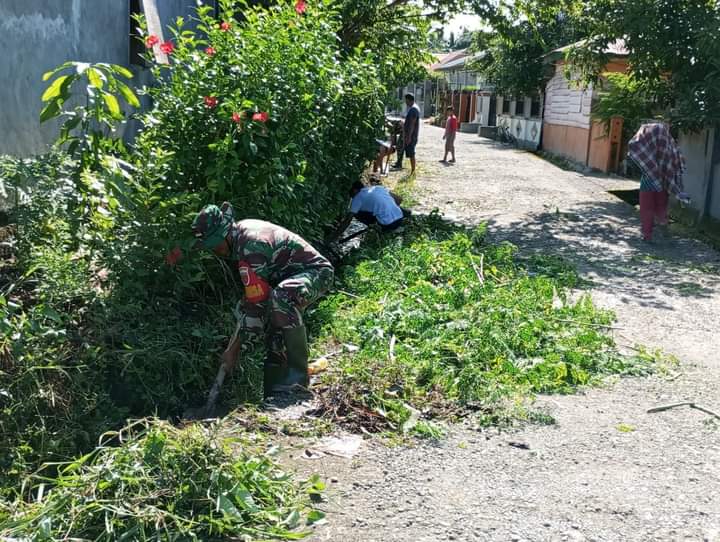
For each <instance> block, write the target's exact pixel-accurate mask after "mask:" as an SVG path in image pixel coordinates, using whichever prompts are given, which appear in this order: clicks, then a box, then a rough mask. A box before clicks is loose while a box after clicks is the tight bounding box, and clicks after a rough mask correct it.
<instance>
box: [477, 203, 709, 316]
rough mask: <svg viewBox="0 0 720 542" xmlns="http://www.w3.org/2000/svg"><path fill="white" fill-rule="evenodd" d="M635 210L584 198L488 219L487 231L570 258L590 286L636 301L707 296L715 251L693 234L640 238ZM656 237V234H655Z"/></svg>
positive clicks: (664, 304) (535, 250) (654, 303)
mask: <svg viewBox="0 0 720 542" xmlns="http://www.w3.org/2000/svg"><path fill="white" fill-rule="evenodd" d="M636 215H637V213H636V212H635V210H634V209H633V208H632V207H630V206H629V205H627V203H625V202H624V201H619V200H618V201H616V202H597V201H586V202H581V203H577V204H575V205H573V206H572V207H570V208H569V210H567V211H563V212H561V211H559V210H557V209H554V210H551V209H548V210H546V211H543V212H538V213H530V214H528V215H526V217H524V218H523V219H521V220H517V221H514V222H511V223H510V224H508V223H507V222H504V223H502V224H498V223H496V222H495V220H494V219H490V220H489V221H488V225H489V230H490V232H491V235H492V236H493V237H495V238H497V239H503V240H508V241H511V242H512V243H514V244H516V245H518V246H519V247H520V248H521V249H522V251H523V252H526V253H527V252H529V253H547V252H549V251H551V252H553V253H554V254H556V255H558V256H562V257H563V258H566V259H568V260H569V261H572V262H573V263H575V264H576V265H577V266H578V270H579V271H580V273H581V274H582V275H583V276H585V277H586V278H588V279H589V280H591V281H592V282H593V284H594V286H595V287H599V288H611V289H612V290H614V291H615V293H617V294H619V295H620V296H627V297H631V298H633V299H636V300H637V301H638V302H639V303H640V304H641V305H644V306H653V307H657V308H662V309H666V310H674V307H673V306H671V305H670V304H668V303H667V302H666V301H664V299H665V297H666V296H667V295H673V296H681V297H687V298H707V297H711V296H712V295H713V293H714V288H716V287H718V285H720V255H718V253H717V252H715V251H714V250H712V249H711V248H709V247H707V246H705V245H703V244H702V243H699V242H697V241H695V240H693V239H687V238H682V237H673V236H672V235H670V236H667V237H665V236H664V237H661V238H658V240H657V242H656V243H654V244H650V245H649V244H647V243H645V242H644V241H642V239H641V237H640V235H639V221H638V219H637V216H636ZM658 237H660V236H658Z"/></svg>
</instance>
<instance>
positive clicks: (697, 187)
mask: <svg viewBox="0 0 720 542" xmlns="http://www.w3.org/2000/svg"><path fill="white" fill-rule="evenodd" d="M718 135H720V134H716V133H715V130H703V131H702V132H699V133H693V134H686V133H683V134H681V135H680V138H679V139H678V145H679V146H680V150H681V151H682V153H683V154H684V155H685V162H686V166H687V171H686V172H685V177H684V184H685V191H686V192H687V193H688V194H690V197H691V198H692V203H691V204H690V206H691V207H692V209H693V211H694V212H696V213H697V215H698V216H701V215H702V214H703V212H704V210H705V207H706V199H707V193H708V183H709V182H711V180H712V182H713V190H712V195H711V201H710V202H707V203H708V211H709V216H710V217H711V218H714V219H720V171H718V170H719V169H720V168H718V164H715V165H714V166H713V164H712V161H713V148H714V146H715V144H716V143H715V137H717V136H718ZM717 158H718V157H717V156H716V157H715V159H716V160H717ZM711 169H712V170H713V171H712V176H711Z"/></svg>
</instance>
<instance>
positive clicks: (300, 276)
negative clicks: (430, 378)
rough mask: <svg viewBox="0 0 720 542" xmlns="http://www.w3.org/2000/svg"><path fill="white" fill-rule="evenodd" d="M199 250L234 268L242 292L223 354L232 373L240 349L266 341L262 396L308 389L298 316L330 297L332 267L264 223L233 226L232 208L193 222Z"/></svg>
mask: <svg viewBox="0 0 720 542" xmlns="http://www.w3.org/2000/svg"><path fill="white" fill-rule="evenodd" d="M193 233H194V234H195V236H196V237H197V239H198V243H199V245H200V246H201V247H202V248H205V249H209V250H212V251H213V252H215V254H217V255H218V256H221V257H224V258H228V259H230V260H232V261H233V262H236V263H237V267H238V271H239V273H240V278H241V279H242V283H243V286H244V288H245V296H244V299H243V300H241V301H239V302H238V305H237V307H236V309H235V316H236V317H237V320H238V324H237V328H236V330H235V333H234V334H233V336H232V339H231V340H230V343H229V344H228V347H227V349H226V350H225V352H224V353H223V356H222V358H223V362H224V363H225V365H226V368H227V369H228V370H232V368H233V367H234V366H235V362H236V360H237V358H238V355H239V353H240V349H241V348H242V346H243V343H244V342H245V341H247V340H257V339H260V338H262V337H266V338H267V342H268V359H267V361H266V363H265V386H264V387H265V395H266V396H268V395H271V394H272V393H273V392H276V391H281V390H283V389H287V388H289V387H291V386H294V385H296V384H299V385H301V386H307V385H308V383H309V378H308V347H307V334H306V330H305V325H304V324H303V316H302V311H303V309H305V307H307V306H308V305H310V304H311V303H313V302H314V301H316V300H317V299H318V298H319V297H320V296H322V295H323V294H324V293H325V292H327V291H328V289H329V288H330V286H331V285H332V281H333V274H334V272H333V267H332V265H331V264H330V262H329V261H328V260H327V259H325V257H324V256H323V255H322V254H320V253H319V252H318V251H317V250H315V249H314V248H313V247H312V246H310V244H309V243H308V242H307V241H305V240H304V239H302V238H301V237H300V236H298V235H296V234H294V233H292V232H290V231H288V230H286V229H284V228H282V227H280V226H276V225H275V224H271V223H270V222H264V221H262V220H241V221H239V222H234V221H233V213H232V208H231V207H230V204H229V203H224V204H223V206H222V208H220V207H217V206H215V205H208V206H207V207H205V208H204V209H203V210H202V211H201V212H200V213H199V214H198V215H197V217H196V218H195V221H194V222H193Z"/></svg>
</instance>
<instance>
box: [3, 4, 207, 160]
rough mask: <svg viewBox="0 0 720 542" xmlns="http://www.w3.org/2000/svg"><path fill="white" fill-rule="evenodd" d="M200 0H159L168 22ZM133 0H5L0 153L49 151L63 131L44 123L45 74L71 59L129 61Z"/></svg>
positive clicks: (51, 123)
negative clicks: (41, 118) (58, 134)
mask: <svg viewBox="0 0 720 542" xmlns="http://www.w3.org/2000/svg"><path fill="white" fill-rule="evenodd" d="M194 5H195V2H194V0H157V6H158V11H159V13H160V17H161V20H162V22H163V24H168V23H169V22H171V21H174V20H175V18H176V17H177V16H178V15H186V14H188V13H190V7H191V6H194ZM129 35H130V18H129V0H2V1H1V2H0V50H2V51H3V54H2V56H0V81H2V84H1V85H0V154H16V155H23V156H27V155H30V154H34V153H39V152H44V151H46V150H47V148H48V144H49V143H50V142H51V141H52V140H53V139H54V137H55V135H56V133H57V125H56V124H54V123H53V122H50V123H46V124H44V125H43V126H40V121H39V120H38V119H39V116H40V110H41V109H42V103H41V101H40V97H41V95H42V93H43V91H44V90H45V88H46V86H47V83H45V82H43V81H42V74H43V73H44V72H46V71H48V70H50V69H52V68H54V67H55V66H57V65H59V64H62V63H63V62H66V61H69V60H80V61H86V62H112V63H115V64H121V65H123V66H128V64H129V44H130V37H129Z"/></svg>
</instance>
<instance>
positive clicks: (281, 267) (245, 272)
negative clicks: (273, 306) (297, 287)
mask: <svg viewBox="0 0 720 542" xmlns="http://www.w3.org/2000/svg"><path fill="white" fill-rule="evenodd" d="M230 238H231V239H232V259H233V260H235V261H236V262H237V265H238V271H239V272H240V277H241V279H242V281H243V286H244V287H245V300H246V301H247V302H249V303H261V302H263V301H265V300H266V299H267V298H268V296H269V294H270V289H271V288H274V287H276V286H277V285H278V284H279V283H281V282H282V281H284V280H286V279H288V278H290V277H292V276H293V275H296V274H298V273H301V272H303V271H307V270H310V269H320V268H329V269H332V265H331V264H330V262H329V261H328V260H327V259H326V258H325V257H324V256H323V255H322V254H320V253H319V252H318V251H317V250H316V249H315V248H313V247H312V246H311V245H310V243H308V242H307V241H305V240H304V239H303V238H302V237H300V236H299V235H296V234H294V233H292V232H290V231H288V230H286V229H285V228H282V227H280V226H277V225H275V224H271V223H270V222H265V221H263V220H241V221H239V222H236V223H235V224H234V225H233V227H232V229H231V230H230Z"/></svg>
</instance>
